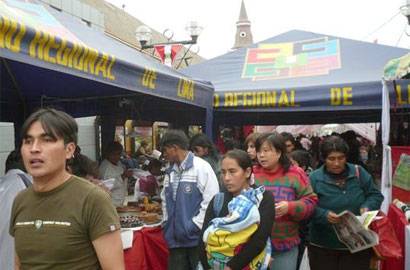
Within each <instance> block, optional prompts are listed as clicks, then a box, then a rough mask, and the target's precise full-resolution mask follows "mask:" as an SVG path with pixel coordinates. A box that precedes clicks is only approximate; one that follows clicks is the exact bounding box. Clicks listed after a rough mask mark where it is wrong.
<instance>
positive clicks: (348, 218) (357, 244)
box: [333, 211, 379, 253]
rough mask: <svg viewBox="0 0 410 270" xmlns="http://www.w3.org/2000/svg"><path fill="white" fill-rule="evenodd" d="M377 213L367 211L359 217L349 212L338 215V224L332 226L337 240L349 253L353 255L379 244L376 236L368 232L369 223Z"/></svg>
mask: <svg viewBox="0 0 410 270" xmlns="http://www.w3.org/2000/svg"><path fill="white" fill-rule="evenodd" d="M377 212H378V211H369V212H365V213H363V214H362V215H361V216H355V215H354V214H353V213H352V212H350V211H343V212H342V213H340V214H339V215H338V217H340V222H339V223H337V224H333V228H334V229H335V231H336V235H337V237H338V238H339V240H340V241H341V242H342V243H343V244H345V245H346V247H347V248H348V249H349V251H350V252H351V253H355V252H358V251H361V250H364V249H368V248H370V247H373V246H376V245H377V244H378V243H379V237H378V235H377V234H376V233H375V232H373V231H371V230H369V225H370V223H371V222H372V221H373V220H374V219H375V218H376V216H377Z"/></svg>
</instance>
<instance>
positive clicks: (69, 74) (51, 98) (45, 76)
mask: <svg viewBox="0 0 410 270" xmlns="http://www.w3.org/2000/svg"><path fill="white" fill-rule="evenodd" d="M0 58H1V59H2V64H1V74H2V83H1V85H0V88H1V90H2V92H1V95H0V100H1V104H2V106H1V115H0V116H1V120H2V121H9V120H10V119H11V120H12V118H13V116H14V115H13V114H14V112H13V108H16V107H17V106H19V105H20V106H26V107H27V108H26V111H31V110H32V109H33V108H35V107H38V106H41V105H44V104H58V106H61V107H63V108H64V109H66V110H67V111H68V112H70V113H72V114H73V115H75V116H87V115H95V114H101V113H102V114H104V113H105V114H109V113H114V112H121V111H125V108H128V113H129V114H133V116H134V117H135V116H138V117H141V115H142V114H144V115H145V116H147V117H148V118H155V117H156V116H160V118H161V119H158V120H169V119H170V118H174V119H175V118H179V119H185V120H187V121H190V122H192V121H194V120H203V119H204V118H205V113H204V112H205V111H206V109H208V110H209V108H211V104H212V97H213V87H212V85H211V84H210V83H208V82H205V81H202V80H192V79H191V78H190V77H188V76H186V75H182V74H181V73H179V72H178V71H175V70H173V69H171V68H169V67H167V66H165V65H162V64H161V63H159V62H155V61H154V60H153V59H152V58H150V57H147V56H145V55H143V54H142V53H140V52H138V51H137V50H135V49H133V48H131V47H128V46H126V45H124V44H122V43H120V42H118V41H116V40H114V39H113V38H110V37H108V36H106V35H105V34H104V33H102V32H100V31H98V30H95V29H92V28H91V27H88V26H87V25H85V24H84V23H82V22H81V20H80V19H76V18H74V17H72V16H69V15H67V14H64V13H63V12H60V11H58V10H55V9H53V8H50V7H46V6H44V5H41V4H39V3H38V2H36V1H16V0H7V1H1V2H0ZM114 99H115V102H114V103H115V104H114V103H113V100H114ZM15 102H19V104H17V103H15ZM189 112H192V113H189ZM130 116H131V117H132V115H130ZM191 120H192V121H191Z"/></svg>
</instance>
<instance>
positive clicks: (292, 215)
mask: <svg viewBox="0 0 410 270" xmlns="http://www.w3.org/2000/svg"><path fill="white" fill-rule="evenodd" d="M255 146H256V151H257V157H258V161H259V164H260V165H257V166H255V168H254V176H255V182H256V184H257V185H263V186H265V188H266V190H267V191H271V192H272V193H273V195H274V198H275V213H276V215H275V223H274V226H273V229H272V234H271V239H272V257H273V262H272V264H271V269H272V270H296V261H297V256H298V245H299V243H300V238H299V222H300V221H301V220H304V219H307V218H309V217H310V215H311V214H312V213H313V210H314V208H315V206H316V203H317V196H316V194H314V193H313V190H312V187H311V186H310V184H309V180H308V177H307V176H306V174H305V172H304V171H303V170H302V169H301V168H299V167H296V166H293V165H291V162H290V161H289V159H288V157H287V155H286V145H285V141H284V138H283V137H282V136H281V135H280V134H277V133H268V134H263V135H261V136H259V137H258V139H257V140H256V144H255Z"/></svg>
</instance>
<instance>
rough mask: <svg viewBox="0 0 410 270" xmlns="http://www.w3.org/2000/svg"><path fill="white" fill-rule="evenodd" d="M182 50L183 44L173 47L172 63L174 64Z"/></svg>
mask: <svg viewBox="0 0 410 270" xmlns="http://www.w3.org/2000/svg"><path fill="white" fill-rule="evenodd" d="M181 49H182V44H174V45H172V47H171V62H172V63H174V60H175V57H176V56H177V54H178V53H179V51H180V50H181Z"/></svg>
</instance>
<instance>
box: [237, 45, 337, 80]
mask: <svg viewBox="0 0 410 270" xmlns="http://www.w3.org/2000/svg"><path fill="white" fill-rule="evenodd" d="M339 68H341V60H340V45H339V40H338V39H330V40H329V38H328V37H322V38H317V39H309V40H301V41H297V42H293V43H291V42H287V43H273V44H260V45H259V47H258V48H252V49H248V51H247V54H246V59H245V63H244V68H243V72H242V78H251V79H252V80H254V81H256V80H277V79H287V78H296V77H308V76H319V75H326V74H329V72H330V71H331V70H334V69H339Z"/></svg>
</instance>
